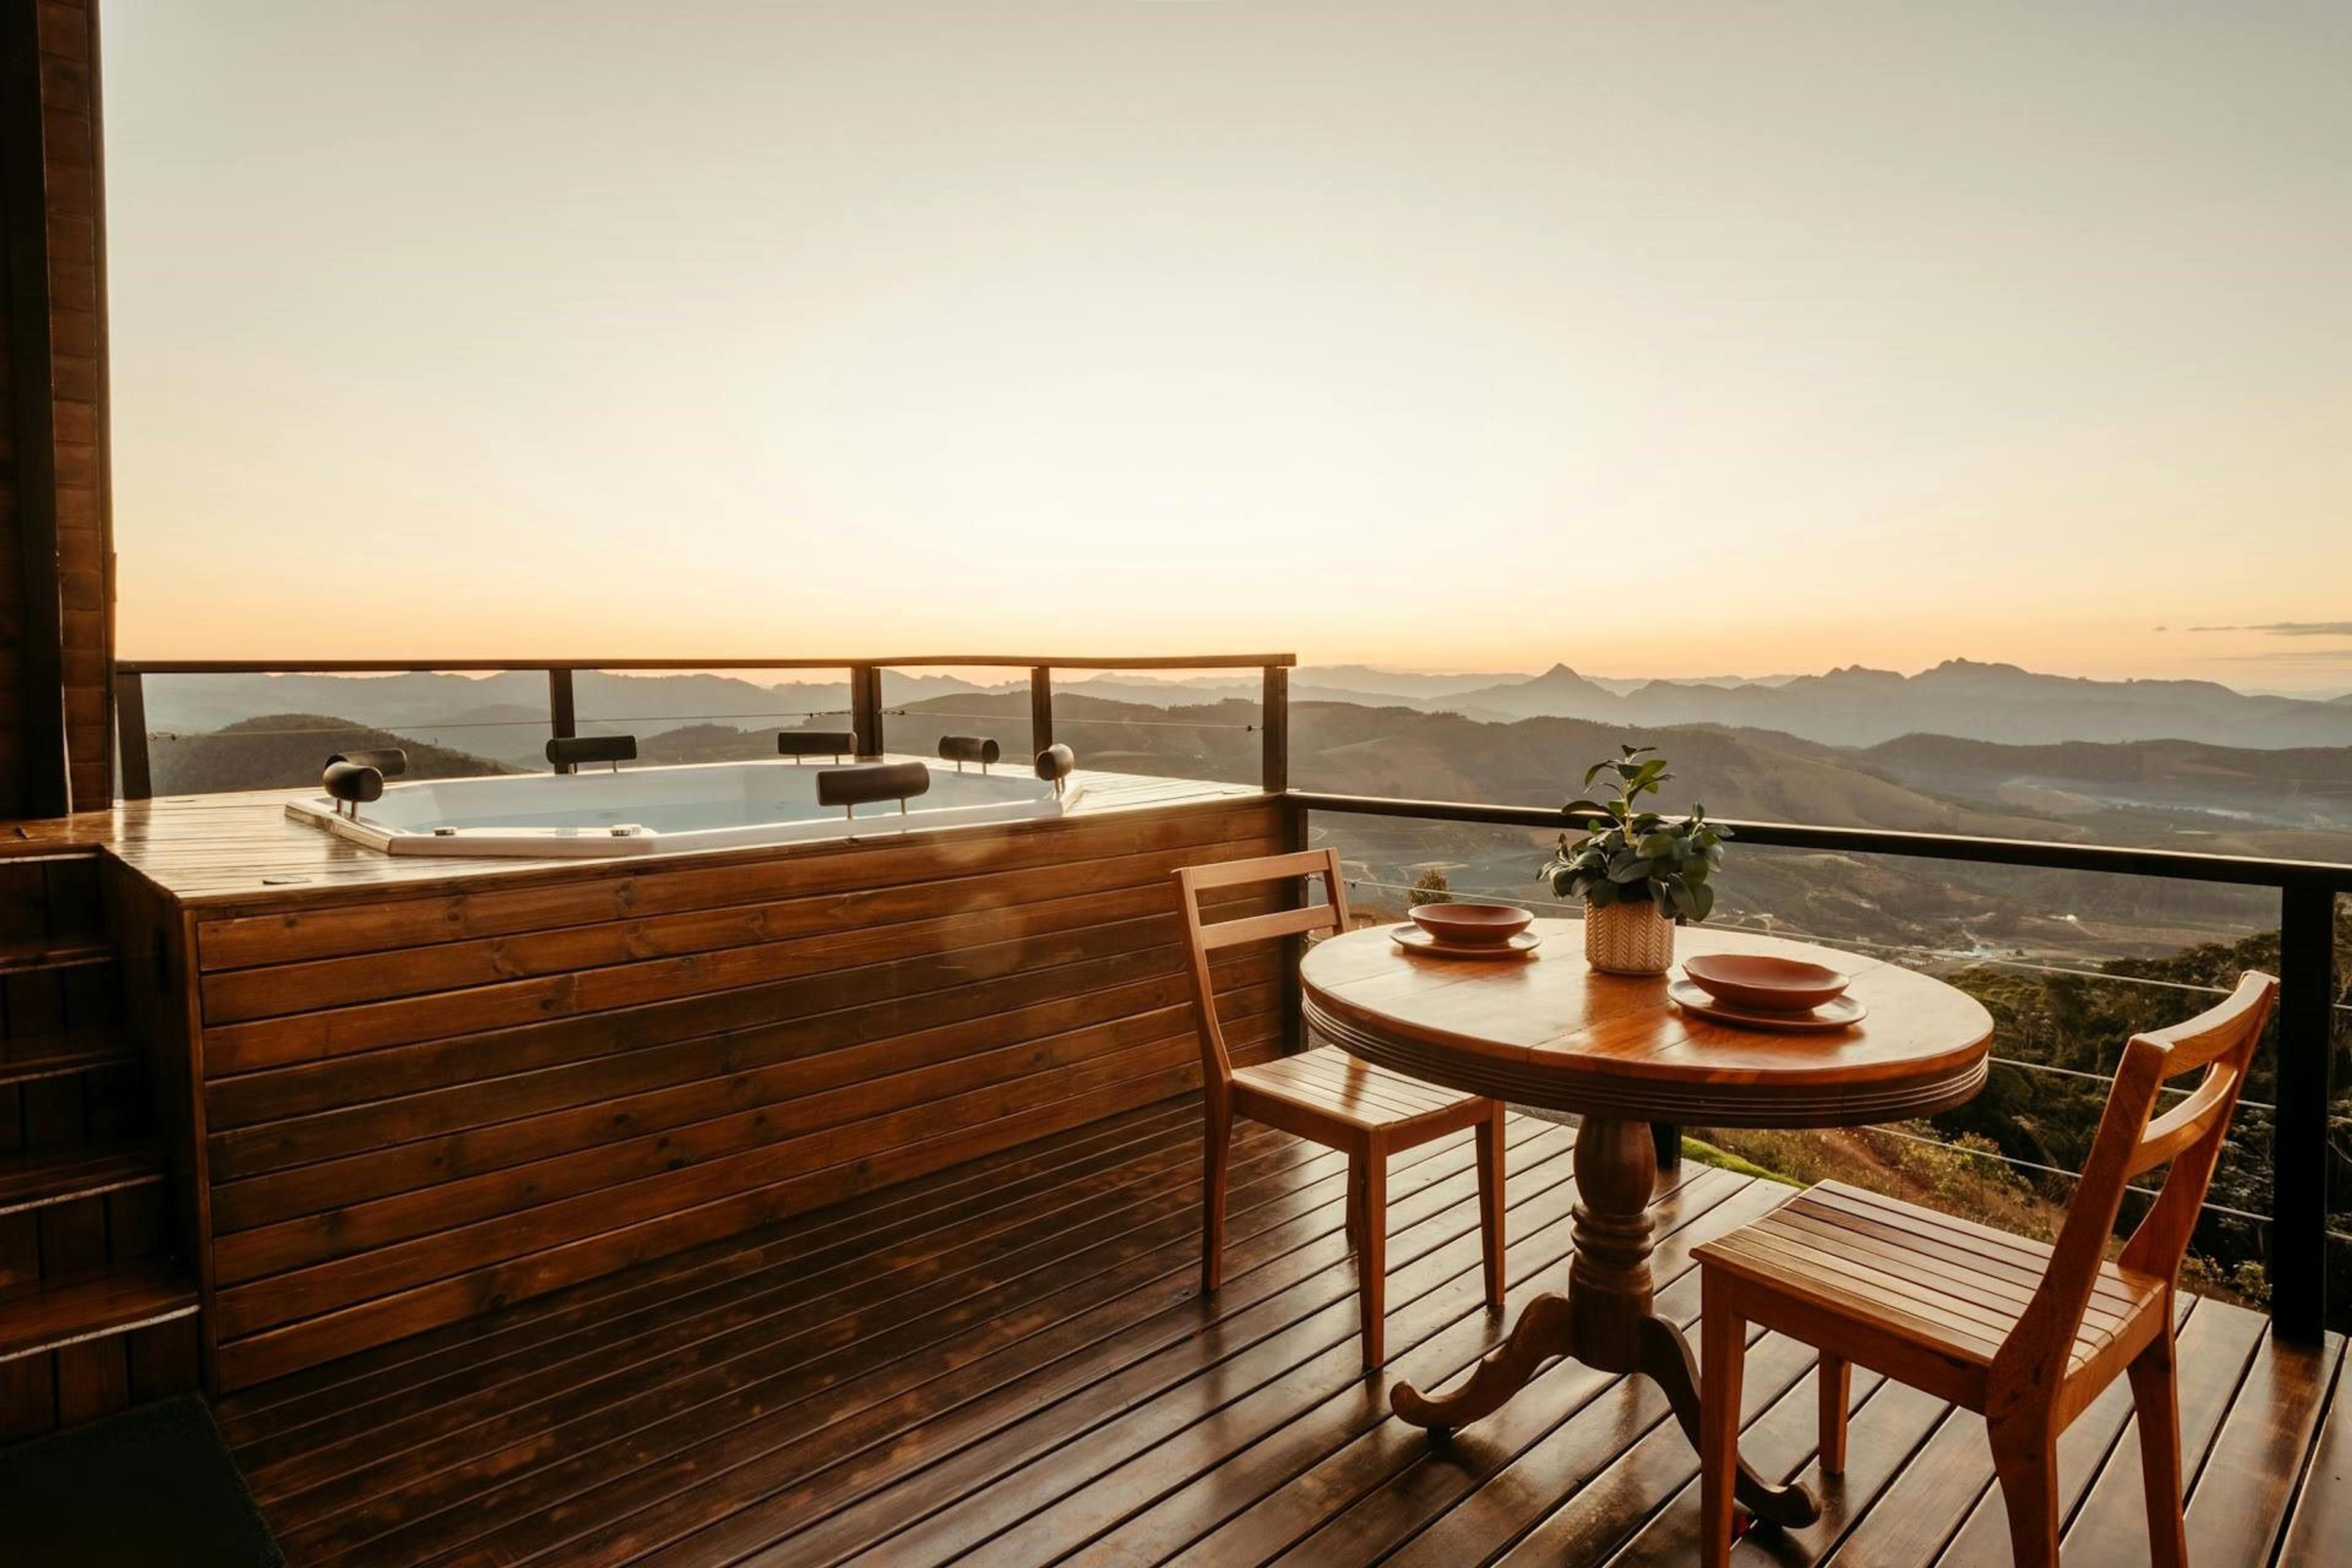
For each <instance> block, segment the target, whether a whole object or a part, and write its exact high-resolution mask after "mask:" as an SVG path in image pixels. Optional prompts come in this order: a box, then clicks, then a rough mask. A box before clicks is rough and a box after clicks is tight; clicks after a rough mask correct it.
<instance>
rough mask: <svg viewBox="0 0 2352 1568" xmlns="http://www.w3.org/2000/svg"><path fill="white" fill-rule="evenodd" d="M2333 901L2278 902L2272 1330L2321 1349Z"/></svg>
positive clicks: (2300, 895)
mask: <svg viewBox="0 0 2352 1568" xmlns="http://www.w3.org/2000/svg"><path fill="white" fill-rule="evenodd" d="M2335 1000H2336V894H2335V891H2334V890H2333V889H2327V888H2288V889H2285V890H2284V892H2283V893H2282V894H2281V895H2280V897H2279V999H2278V1072H2277V1084H2278V1091H2277V1093H2276V1094H2275V1095H2274V1096H2273V1099H2275V1100H2276V1101H2277V1103H2278V1110H2276V1111H2274V1112H2273V1121H2272V1124H2271V1248H2270V1275H2271V1329H2272V1331H2273V1332H2274V1333H2276V1334H2278V1335H2279V1336H2280V1337H2281V1338H2283V1339H2289V1340H2296V1341H2302V1342H2307V1343H2311V1344H2317V1343H2319V1342H2320V1340H2321V1337H2322V1335H2323V1334H2324V1333H2325V1332H2326V1327H2327V1148H2328V1143H2327V1111H2328V1093H2329V1090H2330V1088H2331V1086H2330V1084H2329V1082H2328V1078H2329V1073H2328V1057H2329V1055H2330V1046H2331V1042H2330V1040H2329V1037H2328V1030H2329V1026H2330V1025H2331V1024H2332V1023H2333V1021H2334V1013H2335V1008H2334V1005H2333V1004H2334V1002H2335Z"/></svg>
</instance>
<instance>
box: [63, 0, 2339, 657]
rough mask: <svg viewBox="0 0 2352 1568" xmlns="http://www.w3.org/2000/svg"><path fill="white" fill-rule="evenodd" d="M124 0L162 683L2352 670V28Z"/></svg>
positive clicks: (128, 461)
mask: <svg viewBox="0 0 2352 1568" xmlns="http://www.w3.org/2000/svg"><path fill="white" fill-rule="evenodd" d="M104 16H105V23H106V28H107V33H106V38H105V49H106V55H105V72H106V76H105V93H106V116H107V127H108V142H107V159H108V164H107V199H108V222H109V226H110V269H111V271H110V304H111V311H112V334H113V336H112V347H113V371H112V374H113V392H114V398H115V410H114V446H113V452H114V467H115V479H116V498H115V518H116V529H117V533H118V547H119V549H120V552H121V646H122V651H123V652H124V654H125V655H126V656H130V657H140V656H145V657H166V656H215V657H227V656H254V657H266V658H275V657H294V656H300V655H305V654H310V655H320V656H331V655H344V656H351V655H373V654H383V655H407V654H427V653H436V652H446V653H448V654H451V655H457V654H475V655H504V654H514V655H518V656H528V655H531V654H541V655H576V654H582V653H590V652H611V653H614V654H636V655H666V654H681V655H701V654H708V655H712V656H718V655H727V654H743V655H751V654H766V653H775V654H778V655H788V654H812V655H813V654H831V653H843V654H853V653H868V654H890V653H901V652H907V651H914V650H919V649H932V650H938V651H950V645H952V650H953V651H966V650H970V651H987V650H988V649H990V648H993V647H1000V646H1001V647H1005V648H1006V649H1007V650H1008V651H1013V652H1044V653H1055V652H1063V651H1069V652H1078V653H1087V652H1095V651H1118V652H1179V651H1195V650H1208V649H1218V648H1224V649H1234V650H1256V649H1264V648H1295V649H1296V650H1297V651H1298V652H1299V653H1300V654H1301V655H1302V656H1304V657H1306V658H1310V659H1316V660H1336V659H1365V660H1370V661H1374V662H1381V663H1388V664H1395V665H1407V666H1415V667H1426V668H1541V667H1542V666H1543V665H1546V664H1549V663H1550V662H1551V661H1553V660H1554V659H1564V660H1566V661H1568V662H1569V663H1570V664H1573V665H1575V666H1577V667H1578V668H1582V669H1586V670H1589V671H1591V672H1594V673H1599V674H1608V675H1616V674H1646V675H1698V674H1713V673H1718V672H1725V671H1738V672H1744V673H1752V674H1764V673H1769V672H1775V671H1789V670H1801V669H1818V668H1824V667H1826V666H1829V665H1835V664H1846V663H1853V662H1857V661H1859V662H1864V663H1869V664H1874V665H1880V666H1890V667H1895V668H1906V669H1907V668H1917V667H1920V666H1923V665H1927V664H1931V663H1934V662H1936V661H1937V660H1939V659H1941V658H1947V657H1949V656H1955V655H1959V656H1967V657H1970V658H1988V659H2007V660H2011V661H2014V662H2018V663H2022V664H2026V665H2029V666H2032V667H2035V668H2048V669H2056V670H2061V671H2064V672H2068V673H2078V674H2095V675H2195V676H2201V677H2207V678H2210V679H2221V680H2225V681H2228V682H2230V683H2231V684H2233V685H2239V686H2246V687H2256V688H2266V689H2326V690H2331V691H2332V690H2341V689H2347V688H2352V286H2347V279H2352V178H2347V165H2352V91H2347V89H2346V83H2347V80H2352V5H2344V4H2342V0H2327V3H2319V0H2315V3H2312V4H2308V5H2290V4H2266V3H2261V0H2257V3H2255V4H2252V5H2247V4H2222V3H2220V0H2215V3H2213V4H2210V5H2178V4H2161V3H2153V4H2152V3H2149V0H2136V3H2128V4H2126V3H2120V0H2118V3H2116V4H2090V3H2070V4H2066V5H2049V4H2047V3H2046V0H2045V3H2038V4H2018V5H2007V4H1994V3H1990V0H1950V3H1948V4H1906V5H1888V4H1886V3H1885V0H1858V3H1855V4H1850V5H1830V4H1817V3H1810V0H1800V3H1795V4H1788V5H1765V4H1728V3H1726V4H1707V5H1696V4H1657V5H1618V4H1610V5H1602V4H1566V3H1561V4H1548V5H1529V4H1521V5H1483V4H1466V3H1461V0H1449V3H1445V4H1434V3H1433V4H1423V5H1384V4H1370V3H1367V0H1335V3H1332V4H1321V5H1306V4H1249V3H1244V0H1232V3H1216V0H1133V3H1117V0H1097V3H1091V4H1057V5H1045V4H1024V3H1016V0H945V3H940V4H932V5H901V4H893V3H888V0H860V3H856V4H847V3H844V4H822V5H821V4H806V5H794V4H776V3H763V4H762V3H753V0H736V3H734V4H676V3H670V4H663V5H645V4H643V3H642V0H635V3H631V4H603V3H595V0H585V3H583V0H569V3H564V4H555V3H545V4H538V3H525V0H503V3H501V4H498V5H483V4H481V3H480V0H465V3H462V4H425V3H415V0H407V3H401V4H390V3H383V4H360V3H355V0H342V3H337V4H323V3H320V0H205V4H202V5H191V4H187V3H186V0H108V4H107V5H106V8H105V13H104ZM2281 626H2292V627H2300V628H2303V629H2300V630H2276V629H2264V628H2274V627H2281ZM2206 627H2222V628H2231V629H2223V630H2204V629H2193V628H2206ZM976 645H985V647H981V646H976Z"/></svg>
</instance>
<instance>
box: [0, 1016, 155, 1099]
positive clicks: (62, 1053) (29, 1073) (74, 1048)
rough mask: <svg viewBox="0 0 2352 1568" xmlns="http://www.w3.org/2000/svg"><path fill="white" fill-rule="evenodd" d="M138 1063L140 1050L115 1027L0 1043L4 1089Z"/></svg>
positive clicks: (0, 1078)
mask: <svg viewBox="0 0 2352 1568" xmlns="http://www.w3.org/2000/svg"><path fill="white" fill-rule="evenodd" d="M138 1060H139V1052H138V1050H137V1049H136V1048H135V1047H133V1046H132V1045H131V1042H130V1041H129V1040H126V1039H124V1038H123V1037H122V1034H121V1031H120V1030H117V1029H111V1028H106V1029H75V1030H70V1031H68V1032H67V1033H64V1034H58V1035H37V1036H28V1037H25V1038H22V1039H15V1040H0V1088H5V1087H6V1086H7V1085H9V1084H14V1083H30V1082H32V1081H33V1080H34V1079H44V1078H65V1077H68V1076H70V1075H71V1074H74V1073H78V1072H96V1071H97V1070H99V1069H100V1068H112V1067H130V1066H131V1065H133V1064H134V1063H136V1062H137V1061H138Z"/></svg>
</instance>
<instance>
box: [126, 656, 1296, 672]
mask: <svg viewBox="0 0 2352 1568" xmlns="http://www.w3.org/2000/svg"><path fill="white" fill-rule="evenodd" d="M1297 663H1298V656H1297V654H1295V653H1215V654H1189V653H1188V654H1148V655H1137V654H1108V655H1103V656H1099V657H1094V658H1040V657H1038V656H1037V655H1035V654H1031V653H925V654H908V655H906V656H904V657H898V656H893V657H891V658H125V659H118V660H116V661H115V666H114V668H115V670H116V672H117V673H118V674H122V675H269V674H284V675H396V674H402V673H412V672H413V673H424V672H427V671H432V670H449V671H452V672H455V671H460V670H520V669H569V670H575V671H576V670H599V669H604V670H633V669H684V670H692V669H854V668H863V667H869V666H870V667H872V668H877V669H919V668H979V667H987V666H994V667H1002V668H1025V669H1289V668H1293V667H1294V666H1296V665H1297Z"/></svg>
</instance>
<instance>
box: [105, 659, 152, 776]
mask: <svg viewBox="0 0 2352 1568" xmlns="http://www.w3.org/2000/svg"><path fill="white" fill-rule="evenodd" d="M114 728H115V731H116V737H115V748H114V754H115V755H116V756H117V757H119V758H121V768H122V798H123V799H125V800H150V799H152V798H153V796H154V794H155V777H154V773H153V771H152V766H151V763H150V760H149V758H148V755H147V678H146V677H145V676H143V675H142V674H140V673H139V672H138V671H137V670H135V669H123V668H120V667H119V666H118V667H117V668H116V669H115V671H114Z"/></svg>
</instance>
